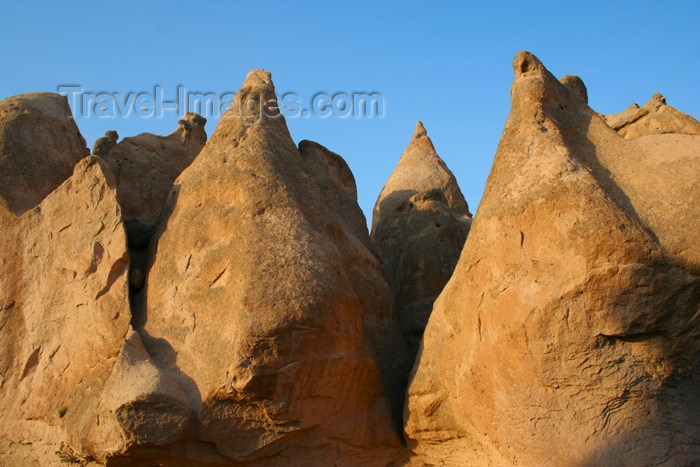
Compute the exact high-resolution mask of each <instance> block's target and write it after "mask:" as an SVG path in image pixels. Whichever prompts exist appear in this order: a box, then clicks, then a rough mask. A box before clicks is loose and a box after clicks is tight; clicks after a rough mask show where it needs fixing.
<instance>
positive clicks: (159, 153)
mask: <svg viewBox="0 0 700 467" xmlns="http://www.w3.org/2000/svg"><path fill="white" fill-rule="evenodd" d="M206 121H207V119H206V118H204V117H201V116H199V115H197V114H195V113H192V112H189V113H188V114H187V115H185V117H184V118H183V119H182V120H180V121H179V122H178V128H177V130H175V131H174V132H173V133H171V134H170V135H168V136H157V135H154V134H151V133H142V134H140V135H138V136H133V137H130V138H124V139H123V140H122V141H121V142H120V143H119V144H116V141H117V139H118V138H119V136H118V135H117V132H116V131H108V132H107V133H106V134H105V136H104V137H102V138H99V139H98V140H97V141H95V146H94V149H93V153H94V154H96V155H99V156H100V157H102V158H104V159H105V160H106V161H107V163H108V164H109V166H110V167H111V168H112V170H113V171H114V173H115V175H116V176H117V187H118V188H117V193H118V197H119V204H121V206H122V210H123V211H124V217H126V218H135V219H138V220H139V221H140V222H142V223H145V224H148V225H150V224H152V223H153V222H155V220H156V219H157V218H158V215H159V214H160V210H161V208H162V207H163V204H165V201H166V199H167V198H168V194H169V193H170V189H171V188H172V186H173V181H174V180H175V179H176V178H177V176H178V175H180V173H181V172H182V171H183V170H184V169H185V168H186V167H187V166H188V165H190V163H191V162H192V161H193V160H194V158H195V157H196V156H197V154H199V151H201V149H202V147H204V144H205V143H206V142H207V134H206V132H205V131H204V125H205V123H206Z"/></svg>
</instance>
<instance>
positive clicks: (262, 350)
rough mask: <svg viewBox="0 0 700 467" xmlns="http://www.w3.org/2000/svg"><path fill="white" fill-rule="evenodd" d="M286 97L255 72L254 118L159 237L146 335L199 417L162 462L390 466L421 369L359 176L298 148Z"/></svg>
mask: <svg viewBox="0 0 700 467" xmlns="http://www.w3.org/2000/svg"><path fill="white" fill-rule="evenodd" d="M274 98H275V97H274V87H273V85H272V82H271V79H270V75H269V73H267V72H263V71H256V72H251V73H250V74H249V75H248V78H247V79H246V81H245V83H244V84H243V87H242V89H241V90H240V91H239V93H238V94H237V96H236V99H235V100H234V102H243V103H251V105H253V104H254V108H252V107H246V113H247V114H248V115H255V117H253V118H251V119H250V121H249V120H248V119H246V117H241V116H240V113H239V112H238V110H239V108H238V107H237V106H236V105H233V106H232V108H231V109H229V111H228V112H227V113H226V115H225V116H224V117H223V118H222V120H221V122H220V124H219V126H218V127H217V129H216V131H215V132H214V134H213V135H212V138H211V140H210V141H209V143H208V144H207V146H206V147H205V148H204V150H203V151H202V152H201V154H200V155H199V156H198V157H197V159H196V160H195V161H194V162H193V163H192V165H190V166H189V167H188V168H187V169H186V170H185V171H184V172H183V173H182V174H181V175H180V176H179V177H178V179H177V180H176V181H175V185H174V188H173V191H172V193H171V196H170V198H169V200H168V203H167V205H166V208H165V211H166V212H167V213H169V216H168V217H167V218H166V217H164V221H163V223H162V224H161V225H160V226H159V227H158V228H157V231H156V234H155V237H154V240H153V241H152V242H151V250H152V251H151V254H152V258H153V259H152V266H151V269H150V272H149V274H148V278H147V284H146V286H145V289H144V290H145V292H144V296H143V304H142V306H143V315H142V316H137V317H136V322H137V323H138V326H137V327H138V329H139V330H140V332H141V334H142V335H143V338H144V344H145V349H146V350H147V351H148V353H149V354H150V355H152V356H153V358H154V360H155V361H156V362H157V363H158V365H159V366H160V367H161V368H163V369H165V370H166V371H167V373H168V374H169V375H170V376H171V377H172V378H173V379H174V380H176V381H177V382H178V384H179V386H180V387H181V388H182V390H183V391H184V393H185V394H186V397H187V401H188V403H189V404H190V406H191V417H192V421H191V423H189V424H183V423H181V422H180V420H179V419H177V420H174V421H173V422H172V423H171V424H169V425H168V426H167V432H168V433H172V435H168V436H169V438H168V439H175V438H177V437H178V436H177V435H175V433H177V432H178V431H179V432H180V435H179V441H178V442H176V443H173V444H172V445H171V446H170V447H168V448H165V449H164V450H163V451H162V456H161V457H159V459H160V460H161V461H162V460H163V459H166V458H167V457H163V456H174V457H177V456H181V457H182V458H183V459H186V462H190V463H191V462H195V461H201V462H204V461H207V462H236V461H241V462H243V461H245V462H251V463H254V464H260V465H270V463H274V462H282V463H284V464H285V465H331V464H333V463H334V462H335V463H341V464H344V463H354V464H363V465H365V464H366V465H384V464H386V463H388V462H390V461H391V460H392V459H393V458H394V456H396V455H397V453H398V452H399V451H400V445H399V441H398V437H397V434H396V432H395V431H394V428H393V426H392V424H391V417H390V404H389V401H388V399H392V402H393V403H394V406H395V407H396V409H395V412H397V413H400V403H401V402H400V401H401V398H402V391H401V384H400V382H399V384H394V383H393V382H394V381H396V379H397V375H401V374H402V372H405V371H406V366H405V365H406V363H407V360H406V358H405V352H404V351H403V349H402V340H401V337H400V334H399V333H398V330H397V328H396V323H395V312H394V303H393V299H392V295H391V291H390V288H389V286H388V284H387V283H386V281H385V280H384V279H383V278H382V275H381V270H380V266H379V263H378V261H377V259H376V257H375V255H374V254H373V249H372V245H371V241H370V239H369V236H368V233H367V229H366V226H365V219H364V216H363V215H362V212H361V211H360V209H359V207H358V206H357V202H356V192H355V183H354V179H353V176H352V174H351V173H350V170H349V169H348V167H347V165H346V164H345V162H344V161H343V160H342V159H341V158H340V157H339V156H338V155H336V154H333V153H332V152H330V151H328V150H327V149H325V148H323V147H322V146H320V145H318V144H315V143H311V142H302V143H300V145H299V148H297V147H296V146H295V145H294V143H293V141H292V140H291V138H290V136H289V133H288V130H287V127H286V124H285V121H284V118H283V117H282V116H281V115H269V114H268V111H267V110H266V106H268V103H269V105H272V102H270V100H272V99H274ZM382 377H384V384H383V382H382ZM385 386H386V389H385ZM387 393H388V394H389V395H390V397H387ZM137 418H138V417H137ZM188 443H189V444H188ZM126 455H131V456H132V458H143V457H144V456H147V455H149V454H148V449H147V448H146V447H144V448H143V449H137V448H134V449H132V450H130V451H127V452H126ZM280 459H284V460H283V461H282V460H280Z"/></svg>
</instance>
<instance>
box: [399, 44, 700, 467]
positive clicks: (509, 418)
mask: <svg viewBox="0 0 700 467" xmlns="http://www.w3.org/2000/svg"><path fill="white" fill-rule="evenodd" d="M514 69H515V79H514V83H513V87H512V92H511V95H512V110H511V114H510V117H509V119H508V122H507V124H506V128H505V131H504V133H503V137H502V139H501V142H500V145H499V147H498V151H497V154H496V158H495V161H494V165H493V168H492V171H491V174H490V176H489V179H488V182H487V186H486V191H485V193H484V196H483V199H482V202H481V204H480V206H479V215H478V216H477V217H476V218H475V220H474V223H473V225H472V229H471V231H470V233H469V237H468V239H467V241H466V244H465V247H464V251H463V252H462V255H461V257H460V260H459V263H458V265H457V267H456V269H455V272H454V275H453V276H452V278H451V279H450V281H449V282H448V284H447V286H446V287H445V290H444V291H443V293H442V294H441V295H440V297H439V298H438V300H437V301H436V303H435V307H434V310H433V313H432V315H431V318H430V322H429V323H428V326H427V328H426V331H425V335H424V339H423V343H422V347H421V352H420V355H419V359H418V361H417V363H416V366H415V367H414V373H413V375H412V380H411V383H410V387H409V391H408V403H407V407H406V420H405V428H406V432H407V435H408V437H409V438H410V445H411V446H412V447H413V450H414V452H415V453H417V454H418V455H419V457H417V458H416V459H422V460H423V461H424V462H436V461H449V462H452V463H455V464H459V463H462V464H464V465H512V464H514V463H526V464H529V465H612V464H616V465H619V464H624V465H661V464H664V465H688V464H690V463H691V461H693V460H696V459H698V457H699V456H700V392H699V391H698V390H697V388H698V383H700V374H699V370H698V363H700V362H698V359H699V355H698V352H697V348H698V344H699V342H698V339H699V334H700V324H699V323H698V319H697V317H698V312H699V311H700V277H698V273H699V272H700V257H699V256H698V253H697V248H696V245H697V244H698V232H700V222H699V221H698V219H700V211H699V209H700V205H698V203H690V204H689V203H687V200H689V199H694V198H696V197H697V193H698V192H700V185H699V183H700V181H699V180H698V173H700V151H699V146H698V145H699V143H700V142H699V141H698V137H697V136H689V135H677V134H662V135H652V136H646V137H644V138H639V139H637V140H634V141H627V140H625V139H623V138H622V137H620V136H619V135H618V134H617V133H616V132H615V131H613V130H612V129H610V127H608V125H607V124H606V123H605V121H604V120H603V119H602V118H601V117H600V116H599V115H598V114H596V113H595V112H593V111H592V110H591V109H590V108H589V107H588V106H587V105H586V103H585V102H586V100H585V94H584V93H582V92H581V86H579V85H575V86H572V85H570V83H572V82H573V81H572V80H571V79H568V80H566V81H565V82H564V84H562V83H560V82H558V81H557V80H556V79H555V78H554V77H553V76H552V75H551V74H550V73H549V72H548V71H547V70H546V69H545V68H544V66H543V65H542V64H541V63H540V62H539V61H538V60H537V59H536V58H535V57H534V56H533V55H531V54H528V53H526V52H522V53H520V54H518V55H517V56H516V58H515V60H514ZM583 89H585V88H583ZM679 200H683V201H679ZM685 211H688V212H685ZM562 447H565V449H562ZM416 462H417V461H416Z"/></svg>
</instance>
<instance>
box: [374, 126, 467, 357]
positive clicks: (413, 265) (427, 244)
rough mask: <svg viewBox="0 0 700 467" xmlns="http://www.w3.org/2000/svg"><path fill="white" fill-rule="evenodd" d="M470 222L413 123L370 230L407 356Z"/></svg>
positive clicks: (442, 167)
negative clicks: (406, 346)
mask: <svg viewBox="0 0 700 467" xmlns="http://www.w3.org/2000/svg"><path fill="white" fill-rule="evenodd" d="M470 225H471V214H470V213H469V208H468V206H467V202H466V201H465V200H464V196H462V192H461V191H460V189H459V186H458V185H457V181H456V180H455V177H454V175H452V172H450V170H449V169H448V168H447V166H446V165H445V163H444V162H443V161H442V159H440V157H439V156H438V155H437V153H436V152H435V148H434V147H433V144H432V142H431V141H430V138H429V137H428V135H427V133H426V131H425V128H423V124H422V123H421V122H418V124H417V125H416V130H415V132H414V134H413V138H412V139H411V142H410V143H409V145H408V148H407V149H406V151H405V152H404V154H403V155H402V156H401V159H400V160H399V164H398V165H397V167H396V169H395V170H394V172H393V173H392V174H391V177H389V180H388V181H387V183H386V185H385V186H384V189H383V190H382V192H381V194H380V195H379V198H378V199H377V202H376V204H375V206H374V213H373V218H372V234H371V235H372V240H373V241H374V243H375V244H376V245H377V249H378V250H379V254H380V258H381V260H382V263H383V268H384V272H385V275H386V277H387V279H388V280H389V284H390V285H391V288H392V290H393V292H394V296H395V298H396V306H397V315H398V318H399V325H400V327H401V332H402V333H403V335H404V338H405V339H406V342H407V344H408V346H409V349H410V350H411V355H412V357H414V356H415V355H416V353H417V351H418V345H419V344H420V340H421V337H422V336H423V330H424V329H425V325H426V323H427V322H428V318H429V317H430V311H431V310H432V308H433V302H434V301H435V299H436V298H437V296H438V295H439V294H440V292H441V291H442V289H443V287H444V286H445V284H446V283H447V281H448V280H449V278H450V276H451V275H452V271H453V270H454V267H455V265H456V264H457V260H458V259H459V254H460V252H461V251H462V247H463V246H464V240H465V239H466V237H467V233H468V232H469V226H470Z"/></svg>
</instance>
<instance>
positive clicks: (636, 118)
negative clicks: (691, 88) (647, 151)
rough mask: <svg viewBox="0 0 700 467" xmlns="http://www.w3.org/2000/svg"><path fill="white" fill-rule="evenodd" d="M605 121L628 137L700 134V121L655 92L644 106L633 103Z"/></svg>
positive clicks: (606, 117)
mask: <svg viewBox="0 0 700 467" xmlns="http://www.w3.org/2000/svg"><path fill="white" fill-rule="evenodd" d="M605 121H606V122H607V123H608V125H609V126H610V128H612V129H613V130H615V131H617V132H618V133H619V134H620V136H622V137H624V138H626V139H637V138H639V137H641V136H647V135H659V134H663V133H677V134H684V135H700V122H698V121H697V120H695V119H694V118H693V117H691V116H690V115H686V114H684V113H683V112H679V111H678V110H676V109H674V108H673V107H671V106H670V105H666V98H665V97H664V96H662V95H661V94H654V96H653V97H652V98H651V100H650V101H649V102H647V104H646V105H645V106H644V107H642V108H640V107H639V106H638V105H637V104H632V105H631V106H629V107H628V108H627V109H626V110H625V111H623V112H620V113H619V114H616V115H607V116H605Z"/></svg>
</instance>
